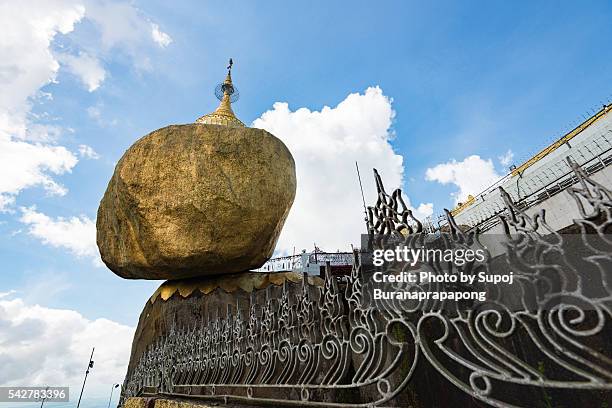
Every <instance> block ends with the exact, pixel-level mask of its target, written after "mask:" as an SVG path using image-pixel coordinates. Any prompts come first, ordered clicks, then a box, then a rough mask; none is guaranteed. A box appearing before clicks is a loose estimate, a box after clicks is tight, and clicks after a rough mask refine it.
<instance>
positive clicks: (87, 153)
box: [79, 144, 100, 160]
mask: <svg viewBox="0 0 612 408" xmlns="http://www.w3.org/2000/svg"><path fill="white" fill-rule="evenodd" d="M79 154H80V155H81V157H85V158H87V159H93V160H96V159H99V158H100V155H99V154H98V153H97V152H96V151H95V150H94V149H93V147H91V146H87V145H84V144H82V145H79Z"/></svg>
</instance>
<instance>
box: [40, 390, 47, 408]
mask: <svg viewBox="0 0 612 408" xmlns="http://www.w3.org/2000/svg"><path fill="white" fill-rule="evenodd" d="M47 391H49V387H48V386H47V387H46V388H45V398H43V399H42V401H41V402H40V408H43V405H45V400H46V399H47Z"/></svg>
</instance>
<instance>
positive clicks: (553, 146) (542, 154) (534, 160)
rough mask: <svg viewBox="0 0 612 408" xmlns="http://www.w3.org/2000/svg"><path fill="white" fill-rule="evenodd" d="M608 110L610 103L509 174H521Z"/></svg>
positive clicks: (610, 108) (611, 107) (611, 108)
mask: <svg viewBox="0 0 612 408" xmlns="http://www.w3.org/2000/svg"><path fill="white" fill-rule="evenodd" d="M610 110H612V104H611V105H608V106H604V107H603V108H602V109H601V110H600V111H599V112H597V113H596V114H595V115H593V116H591V117H590V118H588V119H587V120H585V121H584V122H582V123H581V124H580V125H578V126H577V127H576V128H574V129H573V130H572V131H571V132H569V133H567V134H566V135H565V136H563V137H562V138H561V139H559V140H557V141H556V142H554V143H553V144H551V145H550V146H548V147H547V148H545V149H544V150H542V151H541V152H539V153H538V154H536V155H535V156H533V157H532V158H531V159H529V160H527V161H526V162H525V163H523V164H521V165H520V166H518V167H517V168H516V169H514V170H512V173H511V174H512V175H513V176H516V175H518V174H521V173H522V172H524V171H525V170H526V169H527V168H528V167H530V166H532V165H533V164H535V163H537V162H538V161H540V160H541V159H542V158H544V157H545V156H547V155H548V154H550V153H552V152H553V151H555V150H557V149H558V148H559V147H561V146H563V145H564V144H565V143H567V142H569V141H570V140H571V139H573V138H574V137H576V136H577V135H578V134H580V133H581V132H582V131H583V130H585V129H586V128H588V127H589V126H591V125H592V124H593V123H595V122H597V121H598V120H599V119H601V118H602V117H604V116H605V115H606V114H607V113H608V112H610Z"/></svg>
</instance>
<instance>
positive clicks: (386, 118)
mask: <svg viewBox="0 0 612 408" xmlns="http://www.w3.org/2000/svg"><path fill="white" fill-rule="evenodd" d="M391 102H392V101H391V100H390V99H389V98H388V97H386V96H385V95H383V92H382V90H381V89H380V88H378V87H375V88H368V89H367V90H366V91H365V93H364V94H358V93H354V94H350V95H349V96H347V97H346V99H345V100H344V101H342V102H340V103H339V104H338V106H336V107H335V108H330V107H327V106H326V107H324V108H323V109H322V110H321V111H311V110H309V109H307V108H300V109H298V110H296V111H291V110H290V109H289V106H288V105H287V103H281V102H277V103H275V104H274V106H273V109H272V110H269V111H267V112H265V113H263V114H262V115H261V117H260V118H258V119H257V120H255V121H254V122H253V126H254V127H257V128H262V129H266V130H268V131H269V132H271V133H272V134H274V135H275V136H277V137H278V138H280V139H281V140H282V141H283V142H284V143H285V144H286V145H287V147H288V148H289V150H290V151H291V153H292V154H293V157H294V159H295V165H296V172H297V183H298V185H297V194H296V198H295V202H294V204H293V207H292V209H291V212H290V213H289V217H288V219H287V222H286V223H285V226H284V228H283V231H282V233H281V237H280V239H279V242H278V244H277V251H280V252H284V253H291V252H292V251H293V248H294V246H295V247H296V251H299V250H301V249H303V248H312V246H313V240H314V241H315V242H316V244H317V246H319V247H320V248H322V249H324V250H328V251H335V250H337V249H341V250H347V249H349V245H350V244H351V243H354V244H359V240H360V234H362V233H365V224H364V221H363V219H364V214H363V204H362V200H361V192H360V189H359V184H358V181H357V174H356V170H355V161H358V162H359V167H360V170H361V176H362V180H363V187H364V192H365V195H366V203H367V204H368V205H373V204H374V203H375V201H376V187H375V184H374V179H373V176H372V168H373V167H376V168H377V169H378V171H379V173H380V174H381V176H382V178H383V180H384V182H385V186H386V188H387V190H388V191H392V190H393V189H394V188H396V187H399V186H400V185H401V184H402V176H403V171H404V169H403V165H402V162H403V157H402V156H401V155H399V154H396V153H395V152H394V151H393V148H392V146H391V144H390V140H391V139H392V137H393V134H392V132H391V130H390V127H391V123H392V120H393V117H394V112H393V109H392V107H391ZM419 209H420V210H423V211H425V212H427V213H431V204H425V205H423V204H422V205H420V206H419ZM421 215H422V214H421ZM426 215H428V214H426Z"/></svg>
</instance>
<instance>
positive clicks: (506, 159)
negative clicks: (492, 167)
mask: <svg viewBox="0 0 612 408" xmlns="http://www.w3.org/2000/svg"><path fill="white" fill-rule="evenodd" d="M497 158H498V159H499V162H500V163H501V165H502V166H504V167H508V166H509V165H511V164H512V160H513V159H514V153H513V152H512V150H510V149H508V151H507V152H506V153H504V154H502V155H501V156H497Z"/></svg>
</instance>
